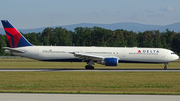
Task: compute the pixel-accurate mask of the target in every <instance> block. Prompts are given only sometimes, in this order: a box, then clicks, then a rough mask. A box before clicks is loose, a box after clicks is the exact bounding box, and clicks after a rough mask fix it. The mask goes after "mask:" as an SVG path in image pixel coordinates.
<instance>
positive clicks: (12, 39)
mask: <svg viewBox="0 0 180 101" xmlns="http://www.w3.org/2000/svg"><path fill="white" fill-rule="evenodd" d="M1 22H2V24H3V27H4V31H5V33H6V36H7V38H8V41H9V44H10V46H11V48H16V47H25V46H32V44H31V43H30V42H29V41H28V40H27V39H26V38H24V36H22V35H21V33H20V32H19V31H18V30H17V29H16V28H15V27H13V26H12V25H11V24H10V23H9V21H8V20H1Z"/></svg>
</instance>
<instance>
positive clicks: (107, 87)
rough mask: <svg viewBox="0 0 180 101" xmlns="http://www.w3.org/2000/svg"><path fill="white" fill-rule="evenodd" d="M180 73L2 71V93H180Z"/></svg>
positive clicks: (0, 88) (0, 86) (0, 78)
mask: <svg viewBox="0 0 180 101" xmlns="http://www.w3.org/2000/svg"><path fill="white" fill-rule="evenodd" d="M179 78H180V73H179V72H174V73H171V72H0V92H41V93H42V92H45V93H47V92H48V93H105V94H108V93H110V94H180V80H179Z"/></svg>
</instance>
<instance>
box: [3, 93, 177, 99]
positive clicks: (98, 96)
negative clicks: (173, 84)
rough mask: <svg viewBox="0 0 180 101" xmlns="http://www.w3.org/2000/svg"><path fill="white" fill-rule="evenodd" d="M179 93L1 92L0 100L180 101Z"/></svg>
mask: <svg viewBox="0 0 180 101" xmlns="http://www.w3.org/2000/svg"><path fill="white" fill-rule="evenodd" d="M179 99H180V96H178V95H118V94H117V95H113V94H111V95H108V94H27V93H0V101H56V100H61V101H179Z"/></svg>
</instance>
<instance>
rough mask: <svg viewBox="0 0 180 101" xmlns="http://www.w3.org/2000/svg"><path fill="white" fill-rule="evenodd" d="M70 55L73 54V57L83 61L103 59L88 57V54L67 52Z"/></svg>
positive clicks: (101, 57) (100, 57)
mask: <svg viewBox="0 0 180 101" xmlns="http://www.w3.org/2000/svg"><path fill="white" fill-rule="evenodd" d="M69 53H71V54H74V56H75V57H77V58H80V59H83V60H95V61H98V60H104V59H105V57H103V56H97V55H90V54H83V53H76V52H69Z"/></svg>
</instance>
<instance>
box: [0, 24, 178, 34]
mask: <svg viewBox="0 0 180 101" xmlns="http://www.w3.org/2000/svg"><path fill="white" fill-rule="evenodd" d="M94 26H97V27H102V28H105V29H111V30H116V29H124V30H128V31H131V30H132V31H134V32H144V31H146V30H160V32H162V31H165V30H166V29H167V28H168V29H169V30H170V31H172V30H174V31H175V32H180V28H179V27H180V22H178V23H174V24H170V25H166V26H160V25H146V24H140V23H132V22H121V23H114V24H94V23H80V24H73V25H65V26H52V28H56V27H63V28H66V29H67V30H72V31H74V28H76V27H89V28H92V27H94ZM45 28H46V27H43V28H36V29H18V28H17V29H18V30H19V31H21V32H23V33H31V32H42V31H43V30H44V29H45ZM0 33H2V34H4V33H5V32H4V30H3V29H2V28H0Z"/></svg>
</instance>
